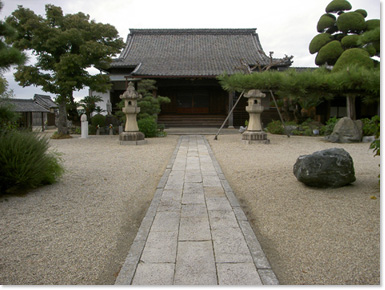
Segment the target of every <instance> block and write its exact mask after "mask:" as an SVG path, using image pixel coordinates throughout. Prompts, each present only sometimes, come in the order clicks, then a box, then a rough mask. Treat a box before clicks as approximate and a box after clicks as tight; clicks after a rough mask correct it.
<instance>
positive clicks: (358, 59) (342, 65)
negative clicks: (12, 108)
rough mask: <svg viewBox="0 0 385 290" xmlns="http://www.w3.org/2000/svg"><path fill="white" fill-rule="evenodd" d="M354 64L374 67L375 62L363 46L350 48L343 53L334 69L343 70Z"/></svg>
mask: <svg viewBox="0 0 385 290" xmlns="http://www.w3.org/2000/svg"><path fill="white" fill-rule="evenodd" d="M352 65H357V66H362V67H365V68H368V69H371V68H373V67H374V63H373V61H372V59H371V58H370V55H369V53H368V52H367V51H366V50H364V49H362V48H350V49H348V50H345V51H344V52H343V53H342V54H341V56H340V58H339V59H338V60H337V62H336V63H335V66H334V67H333V71H339V70H343V69H346V68H347V67H349V66H350V67H351V66H352Z"/></svg>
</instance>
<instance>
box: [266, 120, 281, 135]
mask: <svg viewBox="0 0 385 290" xmlns="http://www.w3.org/2000/svg"><path fill="white" fill-rule="evenodd" d="M267 131H268V132H269V133H271V134H283V133H284V128H283V126H282V123H281V121H278V120H273V121H271V122H270V123H269V124H267Z"/></svg>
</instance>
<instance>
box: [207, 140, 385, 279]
mask: <svg viewBox="0 0 385 290" xmlns="http://www.w3.org/2000/svg"><path fill="white" fill-rule="evenodd" d="M268 138H269V139H270V140H271V144H269V145H265V144H259V145H246V144H243V143H242V141H241V136H240V135H223V136H219V138H218V140H217V141H214V140H213V136H208V137H207V139H208V140H209V143H210V145H211V147H212V150H213V151H214V153H215V156H216V158H217V160H218V162H219V163H220V165H221V167H222V170H223V171H224V174H225V175H226V178H227V179H228V181H229V183H230V185H231V187H232V189H233V190H234V192H235V194H236V195H237V197H238V199H239V201H240V203H241V205H242V206H243V208H244V211H245V213H246V215H247V216H248V218H249V220H250V222H251V224H252V227H253V229H254V231H255V233H256V235H257V237H258V240H259V241H260V243H261V245H262V247H263V249H264V251H265V254H266V256H267V258H268V259H269V261H270V263H271V266H272V268H273V270H274V271H275V273H276V275H277V277H278V279H279V281H280V283H281V284H286V285H293V284H305V285H315V284H316V285H340V284H377V285H378V284H380V186H379V180H378V174H379V173H380V169H379V167H378V165H379V163H380V158H379V157H373V153H372V150H371V149H369V144H368V143H356V144H333V143H328V142H325V141H323V140H322V139H321V138H318V137H298V136H292V137H290V138H287V137H286V136H280V135H269V137H268ZM332 147H339V148H344V149H345V150H346V151H348V152H349V154H350V155H351V156H352V158H353V162H354V167H355V173H356V178H357V180H356V181H355V182H354V183H353V184H352V185H349V186H345V187H342V188H337V189H315V188H310V187H307V186H305V185H303V184H302V183H300V182H298V181H297V179H296V178H295V176H294V174H293V165H294V163H295V162H296V160H297V158H298V157H299V155H304V154H311V153H313V152H315V151H319V150H323V149H327V148H332Z"/></svg>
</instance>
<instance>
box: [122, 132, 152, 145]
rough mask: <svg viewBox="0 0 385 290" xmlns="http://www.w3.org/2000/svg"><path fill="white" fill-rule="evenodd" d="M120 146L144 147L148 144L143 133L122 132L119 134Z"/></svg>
mask: <svg viewBox="0 0 385 290" xmlns="http://www.w3.org/2000/svg"><path fill="white" fill-rule="evenodd" d="M119 141H120V145H142V144H146V143H147V140H145V139H144V134H143V133H142V132H139V131H138V132H122V133H120V134H119Z"/></svg>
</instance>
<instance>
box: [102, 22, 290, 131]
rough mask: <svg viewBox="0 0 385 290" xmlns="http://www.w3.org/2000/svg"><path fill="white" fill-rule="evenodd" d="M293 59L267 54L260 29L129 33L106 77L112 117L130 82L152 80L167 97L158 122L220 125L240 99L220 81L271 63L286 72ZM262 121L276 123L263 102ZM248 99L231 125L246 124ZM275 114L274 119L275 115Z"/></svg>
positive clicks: (132, 30) (235, 111)
mask: <svg viewBox="0 0 385 290" xmlns="http://www.w3.org/2000/svg"><path fill="white" fill-rule="evenodd" d="M291 63H292V61H291V58H282V59H276V58H274V59H273V58H271V57H269V56H267V55H266V54H265V52H264V51H263V49H262V46H261V43H260V41H259V37H258V34H257V33H256V29H255V28H253V29H130V33H129V34H128V37H127V42H126V46H125V48H124V50H123V51H122V53H121V54H120V56H119V57H118V58H117V59H114V60H113V62H112V63H111V65H110V68H109V69H108V70H107V72H108V73H109V75H110V79H111V82H112V84H113V86H112V89H111V90H110V92H109V97H110V100H111V103H112V108H113V112H114V111H116V110H119V109H118V108H117V104H118V103H119V102H120V99H119V96H120V95H121V94H123V92H124V91H125V89H126V86H127V82H128V81H138V80H141V79H153V80H156V82H157V90H156V91H154V92H153V93H154V96H157V95H159V96H166V97H169V98H170V99H171V103H169V104H166V105H163V106H162V112H161V113H160V115H159V120H158V121H159V123H163V124H165V125H166V126H220V125H221V124H222V123H223V121H224V120H225V119H226V116H227V115H228V113H229V112H230V110H231V108H232V106H233V104H234V103H235V101H236V99H237V97H238V95H237V94H235V93H234V92H230V93H229V92H227V91H225V90H223V89H222V87H221V86H220V84H219V82H218V80H217V79H216V77H217V76H218V75H221V74H223V73H227V74H230V75H231V74H234V73H237V72H242V71H245V69H248V68H249V67H254V66H258V65H260V66H261V67H263V66H268V65H271V64H273V66H272V68H271V69H287V68H288V67H290V65H291ZM264 105H265V108H268V109H267V110H266V112H264V113H263V114H262V121H263V123H264V124H267V122H269V121H270V120H271V119H272V118H276V116H275V114H276V110H275V109H273V108H272V109H270V100H269V98H268V97H267V98H266V100H265V104H264ZM245 106H246V100H244V101H242V102H241V103H240V104H239V105H238V106H237V108H236V109H235V110H234V112H233V114H232V115H231V116H230V118H229V120H228V123H227V126H229V127H231V126H241V125H244V121H245V120H247V119H248V114H247V112H246V111H245ZM273 115H274V116H273Z"/></svg>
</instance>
